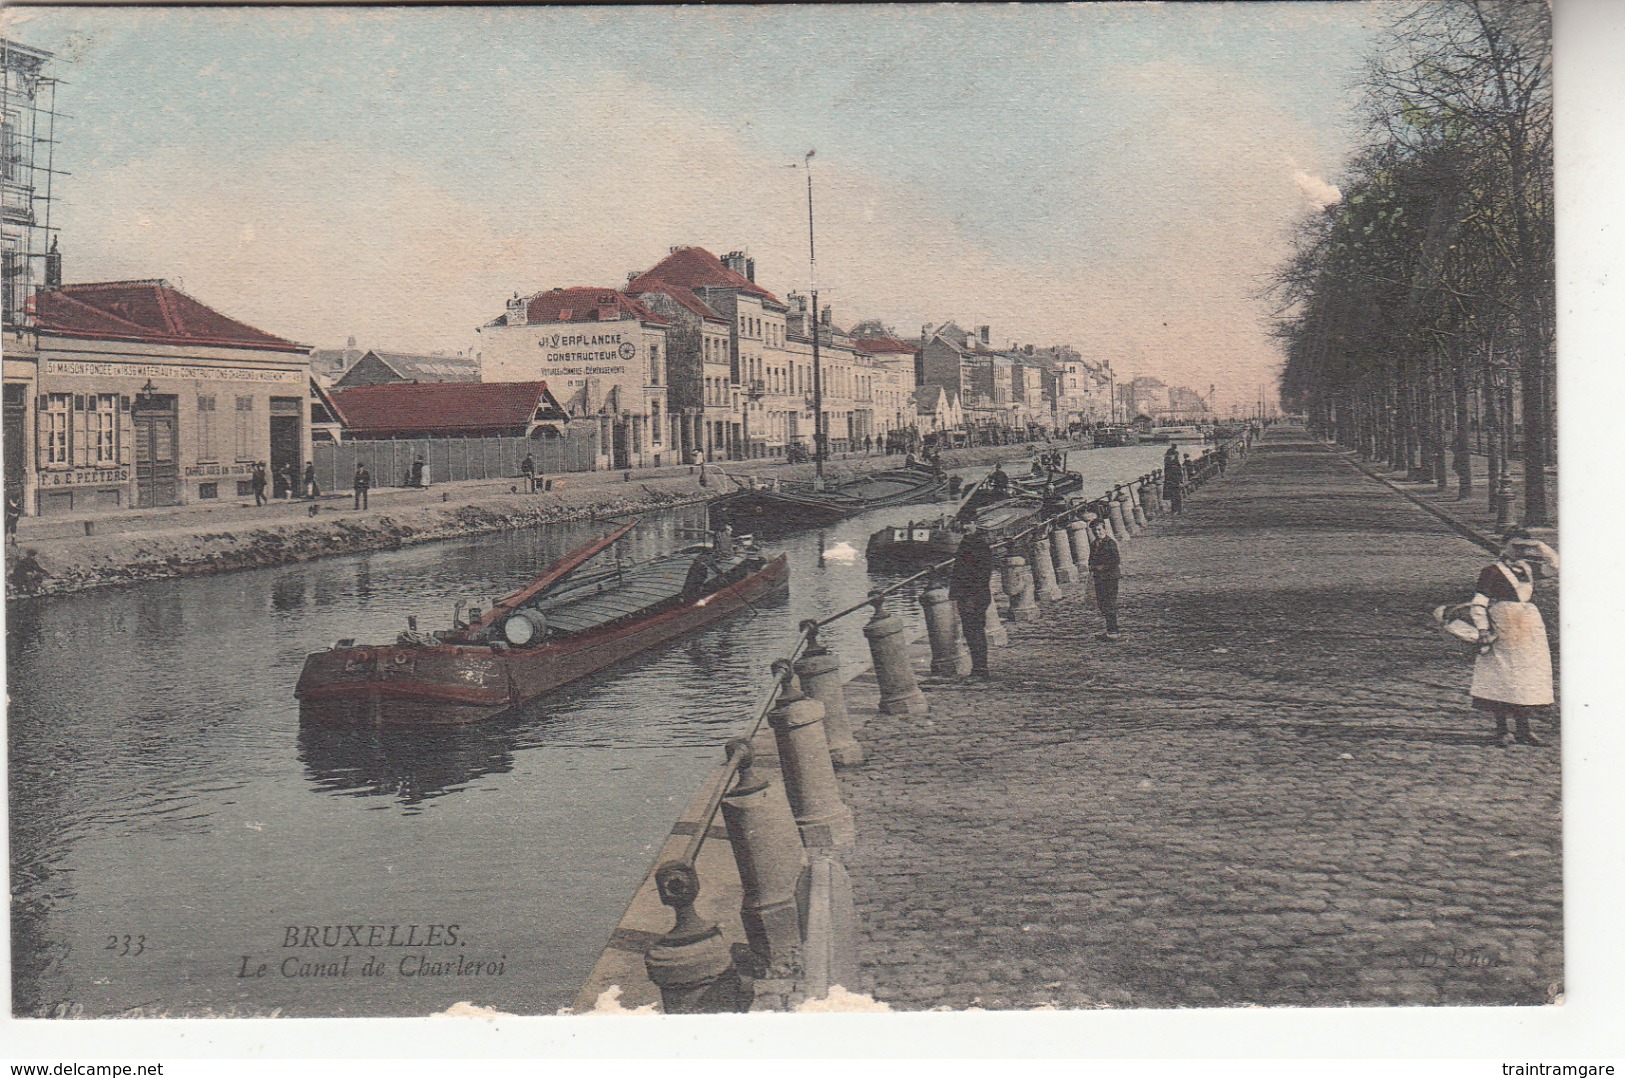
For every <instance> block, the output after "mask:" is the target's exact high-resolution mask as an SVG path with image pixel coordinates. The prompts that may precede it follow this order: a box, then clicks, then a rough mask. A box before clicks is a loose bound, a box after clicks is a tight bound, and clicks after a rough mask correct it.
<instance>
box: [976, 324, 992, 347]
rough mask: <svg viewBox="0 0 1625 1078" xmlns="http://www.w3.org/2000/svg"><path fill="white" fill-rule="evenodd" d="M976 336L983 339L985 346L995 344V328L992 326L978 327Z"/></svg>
mask: <svg viewBox="0 0 1625 1078" xmlns="http://www.w3.org/2000/svg"><path fill="white" fill-rule="evenodd" d="M976 335H977V336H978V337H980V338H982V343H983V344H989V345H990V344H992V343H993V341H992V336H993V327H992V326H977V327H976Z"/></svg>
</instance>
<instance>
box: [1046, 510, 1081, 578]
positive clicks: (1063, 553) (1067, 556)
mask: <svg viewBox="0 0 1625 1078" xmlns="http://www.w3.org/2000/svg"><path fill="white" fill-rule="evenodd" d="M1049 552H1050V556H1051V557H1052V558H1054V559H1055V579H1056V580H1057V581H1058V582H1060V583H1061V584H1076V583H1077V582H1078V567H1077V566H1076V565H1074V564H1073V562H1072V543H1071V542H1070V541H1069V540H1068V538H1067V530H1066V525H1065V524H1060V523H1058V524H1056V525H1055V527H1054V528H1053V529H1052V530H1051V531H1050V534H1049Z"/></svg>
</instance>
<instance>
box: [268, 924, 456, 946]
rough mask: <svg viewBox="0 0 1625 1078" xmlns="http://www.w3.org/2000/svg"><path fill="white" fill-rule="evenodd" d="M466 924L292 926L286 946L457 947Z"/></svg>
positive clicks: (289, 928) (284, 936)
mask: <svg viewBox="0 0 1625 1078" xmlns="http://www.w3.org/2000/svg"><path fill="white" fill-rule="evenodd" d="M462 927H463V926H462V925H288V926H286V930H285V931H284V932H283V934H282V946H284V947H455V946H457V944H458V940H457V933H458V931H459V930H460V929H461V928H462Z"/></svg>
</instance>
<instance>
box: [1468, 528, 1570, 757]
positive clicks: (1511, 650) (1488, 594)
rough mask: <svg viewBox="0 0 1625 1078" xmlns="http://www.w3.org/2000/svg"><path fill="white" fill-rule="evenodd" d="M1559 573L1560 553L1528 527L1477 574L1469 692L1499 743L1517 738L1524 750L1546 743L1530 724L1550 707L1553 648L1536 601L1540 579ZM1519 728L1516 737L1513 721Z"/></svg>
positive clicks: (1519, 530)
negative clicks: (1485, 714)
mask: <svg viewBox="0 0 1625 1078" xmlns="http://www.w3.org/2000/svg"><path fill="white" fill-rule="evenodd" d="M1543 572H1544V573H1556V572H1557V552H1556V551H1555V550H1553V549H1552V548H1551V547H1549V546H1547V545H1546V544H1545V543H1542V542H1540V541H1539V540H1538V539H1536V538H1534V537H1533V536H1532V535H1530V534H1529V532H1528V531H1526V530H1524V529H1523V528H1514V529H1512V530H1511V531H1509V532H1508V533H1507V534H1506V537H1505V541H1504V542H1503V543H1502V546H1501V553H1500V556H1499V557H1497V558H1496V560H1495V562H1494V563H1493V564H1491V565H1487V566H1485V567H1484V571H1483V572H1481V573H1479V574H1478V583H1477V585H1475V587H1474V589H1473V590H1474V595H1473V602H1472V611H1471V613H1472V619H1473V625H1474V627H1475V628H1477V629H1478V658H1477V660H1475V661H1474V663H1473V682H1472V687H1471V689H1470V690H1469V691H1470V692H1471V693H1472V697H1473V707H1474V708H1476V709H1477V710H1479V711H1487V712H1489V713H1490V714H1491V715H1493V716H1494V717H1495V744H1497V745H1500V746H1501V747H1503V748H1505V747H1507V746H1509V745H1511V744H1512V742H1513V741H1514V739H1516V740H1517V741H1521V742H1523V743H1524V744H1525V745H1543V744H1545V742H1544V741H1543V740H1542V739H1541V738H1540V737H1538V736H1537V735H1536V734H1535V733H1534V731H1533V730H1531V729H1530V728H1529V720H1530V718H1532V717H1533V716H1534V715H1536V714H1538V713H1540V712H1543V711H1544V710H1545V709H1546V708H1547V707H1549V706H1551V704H1552V703H1553V702H1554V700H1555V697H1554V695H1553V692H1552V649H1551V644H1550V643H1548V641H1547V639H1546V623H1545V621H1543V620H1542V619H1541V616H1540V610H1539V608H1538V607H1536V606H1535V604H1534V603H1533V602H1532V599H1533V598H1534V594H1535V577H1536V576H1537V575H1539V574H1541V573H1543ZM1509 721H1510V722H1511V724H1512V725H1513V726H1514V727H1515V728H1516V730H1517V733H1516V734H1513V733H1512V732H1511V731H1509V730H1508V729H1507V725H1508V722H1509Z"/></svg>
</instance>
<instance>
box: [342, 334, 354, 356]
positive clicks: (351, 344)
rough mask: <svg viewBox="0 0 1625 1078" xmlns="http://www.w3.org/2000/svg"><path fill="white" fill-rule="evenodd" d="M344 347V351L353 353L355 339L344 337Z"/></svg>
mask: <svg viewBox="0 0 1625 1078" xmlns="http://www.w3.org/2000/svg"><path fill="white" fill-rule="evenodd" d="M344 347H345V348H346V349H348V350H349V351H351V352H353V351H355V338H354V337H346V338H345V339H344Z"/></svg>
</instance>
